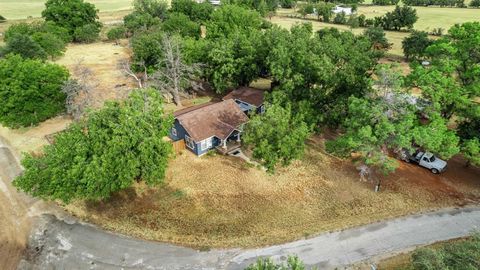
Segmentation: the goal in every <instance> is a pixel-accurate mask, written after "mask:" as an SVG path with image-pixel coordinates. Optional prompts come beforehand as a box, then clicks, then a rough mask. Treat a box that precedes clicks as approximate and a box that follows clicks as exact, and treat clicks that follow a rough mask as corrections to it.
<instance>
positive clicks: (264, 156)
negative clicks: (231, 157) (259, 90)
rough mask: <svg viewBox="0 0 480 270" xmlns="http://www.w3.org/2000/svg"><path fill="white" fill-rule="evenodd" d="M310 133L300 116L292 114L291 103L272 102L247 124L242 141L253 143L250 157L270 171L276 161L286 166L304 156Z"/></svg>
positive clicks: (248, 143)
mask: <svg viewBox="0 0 480 270" xmlns="http://www.w3.org/2000/svg"><path fill="white" fill-rule="evenodd" d="M309 133H310V132H309V128H308V126H307V124H306V123H305V122H304V121H303V119H302V115H300V114H294V113H293V112H292V108H291V106H290V105H286V106H285V105H278V104H271V105H267V106H266V112H265V113H264V114H259V115H255V116H253V117H252V118H251V119H250V121H249V122H248V123H247V125H246V127H245V135H244V136H243V142H244V144H246V145H251V146H253V157H254V158H256V159H258V160H260V162H261V163H262V164H263V165H264V166H265V167H266V168H267V170H268V171H270V172H273V171H274V170H275V167H276V165H277V164H278V163H280V164H282V165H283V166H286V165H288V164H290V162H291V161H292V160H294V159H297V158H299V157H301V156H302V155H303V152H304V149H305V140H306V139H307V137H308V135H309Z"/></svg>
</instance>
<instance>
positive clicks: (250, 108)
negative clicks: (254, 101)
mask: <svg viewBox="0 0 480 270" xmlns="http://www.w3.org/2000/svg"><path fill="white" fill-rule="evenodd" d="M235 102H236V103H237V105H238V107H240V110H242V111H243V112H244V113H246V114H249V113H250V112H252V111H255V113H263V108H264V105H263V104H262V105H261V106H260V107H258V108H257V107H256V106H254V105H251V104H248V103H246V102H243V101H241V100H238V99H236V100H235Z"/></svg>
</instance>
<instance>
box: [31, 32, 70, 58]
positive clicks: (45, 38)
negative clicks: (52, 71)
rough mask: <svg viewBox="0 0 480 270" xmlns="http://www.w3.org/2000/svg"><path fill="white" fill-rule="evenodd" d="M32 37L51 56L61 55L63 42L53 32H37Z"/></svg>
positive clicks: (63, 47)
mask: <svg viewBox="0 0 480 270" xmlns="http://www.w3.org/2000/svg"><path fill="white" fill-rule="evenodd" d="M32 39H33V40H34V41H35V42H36V43H37V44H38V45H40V47H42V49H43V50H44V51H45V53H46V54H47V55H49V56H51V57H52V58H55V57H59V56H62V55H63V53H64V52H65V47H66V45H65V42H64V41H63V40H62V39H60V38H59V37H57V36H56V35H54V34H50V33H42V32H37V33H35V34H33V35H32Z"/></svg>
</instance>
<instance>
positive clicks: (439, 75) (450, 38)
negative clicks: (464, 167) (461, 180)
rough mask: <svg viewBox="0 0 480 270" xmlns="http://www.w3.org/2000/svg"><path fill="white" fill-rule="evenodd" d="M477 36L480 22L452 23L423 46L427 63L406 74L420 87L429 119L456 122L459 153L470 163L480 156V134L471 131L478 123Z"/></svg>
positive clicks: (479, 31) (479, 75)
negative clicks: (479, 138) (426, 102)
mask: <svg viewBox="0 0 480 270" xmlns="http://www.w3.org/2000/svg"><path fill="white" fill-rule="evenodd" d="M479 39H480V23H478V22H472V23H464V24H461V25H455V26H453V27H452V28H451V29H450V30H449V34H448V35H446V36H445V37H442V38H440V39H438V40H435V41H434V42H433V43H432V45H430V46H429V47H428V48H427V49H426V50H425V55H426V57H428V58H429V60H430V62H431V64H430V66H428V67H423V66H421V65H415V66H414V69H413V71H412V73H411V74H410V75H409V77H408V79H409V82H410V86H412V87H418V88H420V89H421V90H422V97H423V98H424V99H425V100H427V101H428V104H429V106H427V107H426V111H425V112H426V113H427V114H428V117H429V118H430V119H435V121H437V122H439V121H443V122H445V123H446V124H450V125H452V124H453V125H454V126H458V129H457V137H459V140H460V144H461V145H460V149H461V153H462V154H463V155H464V156H465V157H466V158H467V160H468V161H469V162H471V163H473V164H478V159H479V158H480V156H479V152H478V148H477V141H476V140H475V138H478V136H479V135H480V134H479V133H478V132H477V133H475V132H471V131H474V130H475V127H477V129H478V126H480V125H478V124H476V123H478V122H479V119H480V105H479V103H478V99H479V98H480V68H479V67H478V63H479V62H480V55H479V54H478V51H479V50H480V43H479V42H478V40H479ZM439 117H441V118H442V119H443V120H441V119H438V118H439ZM475 134H477V135H475Z"/></svg>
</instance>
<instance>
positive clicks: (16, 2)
mask: <svg viewBox="0 0 480 270" xmlns="http://www.w3.org/2000/svg"><path fill="white" fill-rule="evenodd" d="M45 2H46V0H0V14H1V15H2V16H4V17H6V18H7V19H9V20H16V19H26V18H28V17H29V16H31V17H40V16H41V15H40V14H41V13H42V10H43V9H44V7H45V6H44V4H45ZM86 2H90V3H92V4H95V6H97V8H98V9H99V10H100V11H102V12H104V11H117V10H125V9H130V8H131V4H132V0H86Z"/></svg>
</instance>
